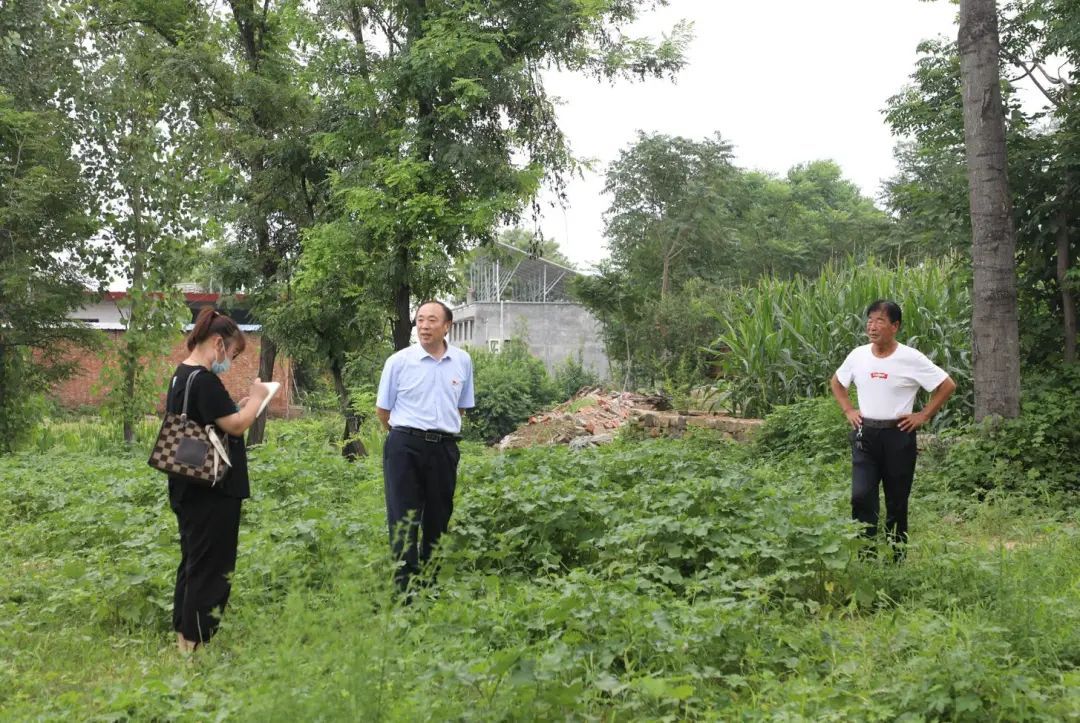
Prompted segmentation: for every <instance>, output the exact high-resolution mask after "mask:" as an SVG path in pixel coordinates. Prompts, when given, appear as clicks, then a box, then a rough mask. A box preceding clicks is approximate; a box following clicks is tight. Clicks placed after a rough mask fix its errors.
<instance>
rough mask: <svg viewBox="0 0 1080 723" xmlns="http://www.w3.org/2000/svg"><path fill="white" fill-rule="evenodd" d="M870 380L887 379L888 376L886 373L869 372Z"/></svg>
mask: <svg viewBox="0 0 1080 723" xmlns="http://www.w3.org/2000/svg"><path fill="white" fill-rule="evenodd" d="M870 378H871V379H888V378H889V375H888V373H887V372H870Z"/></svg>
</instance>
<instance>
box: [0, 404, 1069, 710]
mask: <svg viewBox="0 0 1080 723" xmlns="http://www.w3.org/2000/svg"><path fill="white" fill-rule="evenodd" d="M822 403H824V402H822ZM800 406H801V405H800ZM807 410H808V411H805V412H803V411H796V412H791V413H788V414H789V419H791V418H793V417H794V416H800V417H801V418H802V420H803V421H804V422H806V423H812V422H815V421H822V422H823V421H826V420H825V418H824V413H823V412H822V411H815V410H810V409H809V408H807ZM836 416H839V415H834V419H835V417H836ZM777 421H779V424H780V428H777V429H774V430H773V432H772V437H771V440H772V441H771V443H769V444H768V445H766V447H767V448H762V447H761V446H760V445H759V446H758V447H756V448H740V447H735V446H728V445H723V444H716V443H715V442H713V443H707V442H704V441H695V440H693V439H691V440H686V441H682V442H673V441H657V442H647V443H640V442H633V443H625V444H615V445H613V446H610V447H607V448H604V449H600V450H593V451H587V452H578V453H574V452H570V451H569V450H567V449H565V448H549V449H534V450H525V451H519V452H515V453H511V454H506V455H495V454H491V453H489V452H485V451H484V450H483V448H482V447H480V446H479V445H471V444H466V448H465V452H464V454H463V466H462V471H461V484H460V486H459V490H458V505H457V509H456V510H455V517H454V521H453V523H452V534H451V536H450V537H449V538H447V541H448V544H447V546H446V548H445V549H444V551H443V555H442V573H441V576H440V591H441V595H440V596H439V597H438V598H437V599H435V598H430V597H423V598H421V599H420V600H418V601H417V602H416V603H415V604H414V605H413V606H411V607H410V608H408V609H402V608H400V607H398V606H396V605H394V604H393V603H392V600H391V597H390V595H391V593H390V590H391V585H390V581H389V578H390V568H389V562H388V560H387V557H388V555H387V552H386V539H385V538H386V533H385V528H384V509H383V500H382V485H381V480H380V473H379V469H378V459H377V457H375V456H373V457H372V458H368V459H366V460H361V461H359V462H356V463H352V464H350V463H348V462H345V461H344V460H343V459H342V458H341V457H340V456H339V455H338V454H337V450H336V448H335V446H334V443H335V442H336V440H337V436H338V429H339V427H338V424H339V422H338V421H337V420H335V419H333V418H329V417H328V418H326V419H325V420H322V419H320V418H312V419H306V420H303V421H300V422H287V423H286V422H283V423H278V424H275V425H273V426H272V427H271V428H270V429H271V430H272V431H273V432H274V435H273V436H272V438H271V439H270V440H269V442H268V443H267V444H266V445H264V446H262V447H260V448H257V449H255V450H254V451H253V453H252V460H251V466H252V472H253V481H254V489H255V496H254V497H253V498H252V499H251V500H249V501H248V502H247V503H246V505H245V511H244V521H243V524H242V531H241V542H240V562H239V566H238V568H237V573H236V579H235V588H234V596H233V600H232V602H231V603H230V609H229V611H228V614H227V616H226V619H225V626H224V628H223V631H222V634H221V635H220V636H219V637H218V638H216V639H215V641H214V643H213V644H212V645H211V646H210V647H208V648H207V649H206V650H205V651H203V652H202V653H201V654H200V655H198V656H197V658H196V660H195V663H194V665H192V664H188V663H185V662H184V661H183V660H181V659H180V658H179V656H178V654H177V653H176V652H175V647H174V646H173V641H172V639H171V635H170V633H169V630H168V621H169V614H168V610H169V606H170V604H171V583H172V575H173V572H174V570H175V565H176V561H177V558H178V551H177V547H176V541H175V536H176V532H175V521H174V520H173V519H172V516H171V513H170V512H169V510H168V507H167V504H166V502H165V487H164V481H163V479H162V478H161V477H160V476H159V475H157V473H155V472H154V471H153V470H151V469H149V468H148V467H147V466H146V464H145V460H144V459H143V458H142V456H141V455H139V456H133V455H131V454H129V453H126V452H125V451H124V448H123V444H122V442H121V441H120V438H119V435H118V434H117V432H116V430H108V431H106V430H105V429H104V428H103V427H101V426H100V425H94V424H90V423H85V422H84V423H82V424H83V425H84V426H82V427H80V428H79V429H78V430H77V434H68V433H66V432H65V431H64V430H63V429H58V430H55V431H54V433H53V436H52V437H51V438H49V443H46V441H45V440H42V441H41V442H40V445H39V447H38V448H37V449H35V450H34V451H32V452H29V451H28V452H25V453H22V454H18V455H15V456H13V457H8V458H5V459H4V460H3V462H0V564H2V565H3V566H4V569H5V570H7V571H8V573H7V574H6V575H5V576H4V577H3V579H2V580H0V660H2V661H3V664H2V665H0V708H2V709H3V710H4V711H5V713H4V717H5V718H8V719H14V720H22V719H31V718H33V719H39V718H42V717H44V718H78V719H86V718H93V717H98V718H108V719H159V720H174V719H179V720H193V719H214V718H220V717H228V718H230V719H235V720H266V719H272V720H285V719H294V720H311V719H323V720H373V719H377V720H448V719H463V718H468V719H481V720H507V719H511V720H521V719H525V720H532V719H549V718H560V719H562V718H567V717H569V718H606V719H631V718H633V719H640V718H650V719H657V718H664V717H667V718H673V719H715V718H721V719H749V720H753V719H769V720H774V719H777V718H791V719H813V720H823V719H824V720H827V719H832V720H851V719H859V720H896V719H905V718H906V719H918V718H923V719H956V720H988V719H990V720H1030V719H1047V720H1062V719H1069V718H1075V717H1076V716H1078V715H1080V694H1078V693H1077V691H1078V690H1080V685H1077V683H1080V679H1077V675H1076V672H1075V662H1076V661H1077V660H1080V632H1077V631H1080V625H1078V624H1077V623H1080V592H1078V590H1077V588H1076V586H1075V584H1074V581H1075V580H1076V579H1077V576H1078V575H1080V554H1078V553H1080V534H1078V533H1077V528H1076V518H1075V512H1073V511H1071V510H1075V505H1062V506H1058V507H1055V508H1054V509H1055V510H1060V511H1055V512H1049V511H1046V509H1041V508H1038V507H1035V506H1034V505H1032V504H1030V503H1026V502H1024V500H1025V499H1027V498H1024V497H1017V496H1005V495H1001V496H996V497H993V498H991V499H987V500H985V501H979V500H978V499H976V498H973V497H970V496H968V495H965V494H963V493H960V494H957V492H956V491H955V490H954V489H952V487H951V486H950V485H949V484H948V483H947V482H946V479H945V478H944V477H943V476H941V475H939V474H931V472H933V471H934V470H932V469H928V468H923V469H921V470H920V473H919V476H918V478H917V482H916V490H915V497H914V499H913V500H912V512H913V519H912V535H913V545H912V550H911V553H910V554H909V556H908V559H907V561H906V562H905V563H904V564H903V565H900V566H897V565H893V564H891V563H887V562H883V561H878V560H876V559H873V558H868V559H866V560H862V559H860V556H859V555H858V550H859V549H860V547H861V546H862V544H863V543H862V542H861V541H859V540H858V539H857V537H856V530H855V529H854V527H853V526H852V525H851V524H850V523H849V522H848V521H847V517H848V509H847V501H846V497H847V469H846V465H845V464H844V463H843V462H838V461H831V458H827V457H822V458H818V459H813V458H810V457H807V456H806V455H805V454H804V453H803V451H802V450H801V449H800V448H799V444H802V442H796V441H795V440H801V439H803V437H804V435H803V434H802V431H803V430H802V429H801V423H792V422H790V421H787V422H785V421H784V420H783V419H780V420H776V419H774V420H770V425H775V424H777ZM69 424H74V423H69ZM95 429H96V430H97V432H95ZM785 430H787V431H785ZM100 434H105V435H107V436H108V439H99V438H97V437H98V436H99V435H100ZM149 434H150V433H147V434H146V436H149ZM826 434H827V433H826V432H824V431H823V432H822V435H823V438H824V436H825V435H826ZM828 434H829V435H831V433H828ZM142 436H143V433H142V432H141V431H140V433H139V437H140V438H141V437H142ZM793 437H794V439H793ZM765 439H768V437H764V438H763V442H764V440H765ZM49 444H51V445H52V446H49Z"/></svg>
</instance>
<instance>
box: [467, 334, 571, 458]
mask: <svg viewBox="0 0 1080 723" xmlns="http://www.w3.org/2000/svg"><path fill="white" fill-rule="evenodd" d="M469 355H470V356H471V357H472V360H473V377H474V378H473V384H474V387H475V394H476V407H475V408H474V409H473V410H472V411H470V412H469V414H468V416H467V417H466V423H465V426H464V429H463V432H464V434H465V436H466V437H468V438H469V439H474V440H479V441H483V442H495V441H498V440H499V439H501V438H502V437H504V436H506V435H507V434H510V432H513V431H514V430H515V429H517V427H518V425H519V424H521V423H522V422H524V421H525V420H526V419H528V418H529V417H530V416H531V415H533V414H535V413H536V412H538V411H540V410H541V409H542V408H544V407H545V406H547V405H548V404H551V403H552V402H554V401H556V397H557V396H558V392H557V390H556V388H555V387H554V386H553V385H552V382H551V378H550V377H549V376H548V373H547V369H546V368H545V367H544V363H543V362H542V361H540V360H539V359H537V358H536V357H534V356H533V355H532V354H530V353H529V350H528V348H527V347H526V346H525V343H524V342H522V341H520V340H517V339H514V340H511V341H510V342H509V343H507V344H506V345H504V347H503V349H502V350H501V351H499V352H491V351H488V350H487V349H470V350H469Z"/></svg>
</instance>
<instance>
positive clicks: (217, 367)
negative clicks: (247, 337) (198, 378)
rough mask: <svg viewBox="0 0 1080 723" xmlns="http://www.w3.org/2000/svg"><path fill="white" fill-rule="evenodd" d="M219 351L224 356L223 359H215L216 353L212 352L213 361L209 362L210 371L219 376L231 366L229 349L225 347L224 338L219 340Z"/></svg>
mask: <svg viewBox="0 0 1080 723" xmlns="http://www.w3.org/2000/svg"><path fill="white" fill-rule="evenodd" d="M221 351H222V353H223V355H224V357H225V359H224V361H218V360H217V353H216V352H215V354H214V361H213V362H212V363H211V364H210V371H212V372H213V373H214V374H217V375H218V376H221V375H222V374H224V373H225V372H227V371H229V367H231V366H232V359H230V358H229V350H228V349H226V348H225V340H224V339H222V340H221Z"/></svg>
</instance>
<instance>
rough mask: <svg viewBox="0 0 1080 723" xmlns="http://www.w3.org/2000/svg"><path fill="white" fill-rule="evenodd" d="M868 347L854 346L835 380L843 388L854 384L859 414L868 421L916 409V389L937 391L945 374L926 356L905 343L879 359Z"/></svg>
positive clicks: (867, 345)
mask: <svg viewBox="0 0 1080 723" xmlns="http://www.w3.org/2000/svg"><path fill="white" fill-rule="evenodd" d="M871 346H872V345H870V344H866V345H864V346H860V347H857V348H856V349H855V350H854V351H852V352H851V353H850V354H848V356H847V359H845V360H844V363H843V364H841V365H840V368H839V369H837V370H836V379H837V380H838V381H839V382H840V384H842V385H843V387H844V388H845V389H847V388H848V386H849V385H850V384H851V382H853V381H854V382H855V395H856V396H857V397H858V400H859V401H858V404H859V413H860V414H862V416H863V417H866V418H867V419H899V417H900V415H902V414H910V413H911V411H912V409H913V408H914V406H915V395H916V394H918V392H919V387H922V388H923V389H925V390H926V391H928V392H930V391H933V390H934V389H937V387H938V385H940V384H941V383H942V382H943V381H945V379H947V378H948V376H949V375H948V374H946V373H945V370H944V369H942V368H941V367H939V366H937V365H936V364H934V362H932V361H930V360H929V359H928V358H927V357H926V355H925V354H923V353H922V352H920V351H918V350H917V349H912V348H911V347H910V346H905V345H904V344H897V345H896V350H895V351H894V352H893V353H892V354H890V355H889V356H887V357H885V358H884V359H879V358H878V357H876V356H874V352H873V351H871Z"/></svg>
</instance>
